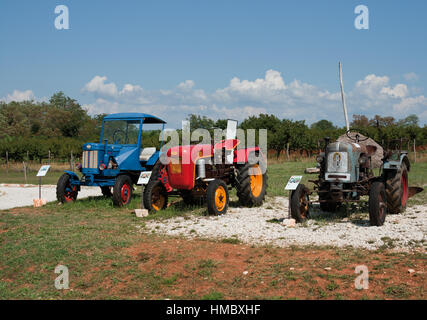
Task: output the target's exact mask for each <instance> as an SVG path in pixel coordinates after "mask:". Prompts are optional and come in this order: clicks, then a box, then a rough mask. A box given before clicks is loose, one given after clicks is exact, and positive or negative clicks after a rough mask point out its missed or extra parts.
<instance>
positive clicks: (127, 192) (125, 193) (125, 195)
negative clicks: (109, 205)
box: [120, 183, 130, 204]
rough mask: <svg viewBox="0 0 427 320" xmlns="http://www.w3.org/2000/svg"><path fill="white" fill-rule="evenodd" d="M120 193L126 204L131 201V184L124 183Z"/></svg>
mask: <svg viewBox="0 0 427 320" xmlns="http://www.w3.org/2000/svg"><path fill="white" fill-rule="evenodd" d="M120 195H121V198H122V203H123V204H126V203H128V202H129V198H130V186H129V184H128V183H125V184H123V186H122V189H121V190H120Z"/></svg>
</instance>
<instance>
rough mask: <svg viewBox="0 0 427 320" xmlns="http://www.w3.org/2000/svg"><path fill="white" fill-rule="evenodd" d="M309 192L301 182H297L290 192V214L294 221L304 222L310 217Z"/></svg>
mask: <svg viewBox="0 0 427 320" xmlns="http://www.w3.org/2000/svg"><path fill="white" fill-rule="evenodd" d="M309 194H310V193H309V190H308V188H307V187H306V186H305V185H303V184H299V185H298V187H297V188H296V189H295V190H294V191H293V192H292V195H291V216H292V218H294V219H295V221H296V222H304V221H306V220H307V219H308V218H310V210H309V208H310V206H309V204H310V199H309Z"/></svg>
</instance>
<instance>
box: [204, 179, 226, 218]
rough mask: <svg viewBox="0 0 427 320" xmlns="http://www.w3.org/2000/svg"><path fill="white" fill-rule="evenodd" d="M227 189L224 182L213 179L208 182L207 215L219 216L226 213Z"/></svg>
mask: <svg viewBox="0 0 427 320" xmlns="http://www.w3.org/2000/svg"><path fill="white" fill-rule="evenodd" d="M228 201H229V196H228V188H227V185H226V184H225V182H224V181H222V180H221V179H215V180H213V181H211V182H209V185H208V189H207V191H206V202H207V204H208V212H209V214H214V215H221V214H225V213H226V212H227V208H228Z"/></svg>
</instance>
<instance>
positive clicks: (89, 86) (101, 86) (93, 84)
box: [83, 76, 117, 97]
mask: <svg viewBox="0 0 427 320" xmlns="http://www.w3.org/2000/svg"><path fill="white" fill-rule="evenodd" d="M106 80H107V77H101V76H95V77H94V78H93V79H92V80H90V81H89V82H88V83H86V85H85V86H84V88H83V91H87V92H92V93H95V94H99V95H107V96H111V97H114V96H116V95H117V86H116V85H115V84H114V83H105V81H106Z"/></svg>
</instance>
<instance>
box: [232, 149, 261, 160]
mask: <svg viewBox="0 0 427 320" xmlns="http://www.w3.org/2000/svg"><path fill="white" fill-rule="evenodd" d="M252 152H260V153H261V151H260V149H259V147H250V148H246V149H238V150H235V151H234V155H235V156H234V163H246V162H247V161H248V157H249V154H250V153H252ZM262 156H263V157H264V155H263V154H262Z"/></svg>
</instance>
